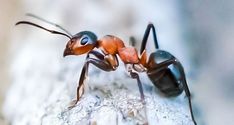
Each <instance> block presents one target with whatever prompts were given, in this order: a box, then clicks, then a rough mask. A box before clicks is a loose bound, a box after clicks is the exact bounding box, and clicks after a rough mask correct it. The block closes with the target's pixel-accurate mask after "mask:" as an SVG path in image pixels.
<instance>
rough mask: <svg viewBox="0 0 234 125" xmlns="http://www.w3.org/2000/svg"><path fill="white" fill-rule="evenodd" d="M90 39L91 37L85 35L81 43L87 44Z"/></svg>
mask: <svg viewBox="0 0 234 125" xmlns="http://www.w3.org/2000/svg"><path fill="white" fill-rule="evenodd" d="M88 41H89V38H88V37H83V38H82V39H81V41H80V44H81V45H85V44H86V43H87V42H88Z"/></svg>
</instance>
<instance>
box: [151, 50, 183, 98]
mask: <svg viewBox="0 0 234 125" xmlns="http://www.w3.org/2000/svg"><path fill="white" fill-rule="evenodd" d="M170 60H175V57H174V56H172V55H171V54H170V53H168V52H166V51H162V50H157V51H156V52H154V53H152V54H151V55H150V57H149V62H148V71H147V74H148V77H149V78H150V80H151V81H152V83H153V84H154V85H155V86H156V87H157V88H158V89H159V90H160V91H161V92H162V93H163V94H164V95H166V96H177V95H179V94H181V93H182V92H183V86H182V83H181V82H183V81H182V76H181V73H180V72H179V67H178V63H179V62H177V65H174V63H173V61H170ZM179 65H180V63H179Z"/></svg>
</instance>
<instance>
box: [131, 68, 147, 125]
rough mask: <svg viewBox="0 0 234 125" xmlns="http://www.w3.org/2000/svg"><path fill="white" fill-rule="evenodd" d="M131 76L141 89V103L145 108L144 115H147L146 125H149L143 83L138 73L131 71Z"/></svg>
mask: <svg viewBox="0 0 234 125" xmlns="http://www.w3.org/2000/svg"><path fill="white" fill-rule="evenodd" d="M130 75H131V77H132V78H133V79H137V85H138V88H139V91H140V95H141V102H142V104H143V107H144V113H145V116H146V123H144V125H148V120H147V113H146V107H145V103H146V102H145V95H144V91H143V87H142V83H141V81H140V78H139V75H138V74H137V73H136V72H132V71H130Z"/></svg>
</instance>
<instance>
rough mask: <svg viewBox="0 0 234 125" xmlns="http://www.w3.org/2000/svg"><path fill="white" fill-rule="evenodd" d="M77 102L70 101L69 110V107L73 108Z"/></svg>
mask: <svg viewBox="0 0 234 125" xmlns="http://www.w3.org/2000/svg"><path fill="white" fill-rule="evenodd" d="M77 102H78V101H77V100H73V101H71V102H70V104H69V106H68V109H69V110H70V109H72V108H74V107H75V106H76V104H77Z"/></svg>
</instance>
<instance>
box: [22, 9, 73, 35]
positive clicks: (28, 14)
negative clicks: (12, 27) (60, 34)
mask: <svg viewBox="0 0 234 125" xmlns="http://www.w3.org/2000/svg"><path fill="white" fill-rule="evenodd" d="M26 16H30V17H33V18H36V19H38V20H41V21H43V22H45V23H48V24H51V25H53V26H55V27H58V28H59V29H61V30H63V31H64V32H66V33H67V34H68V35H70V36H72V34H71V33H70V32H69V31H67V30H66V29H64V28H63V27H62V26H60V25H58V24H56V23H53V22H50V21H47V20H46V19H43V18H41V17H39V16H36V15H34V14H31V13H27V14H26Z"/></svg>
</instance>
